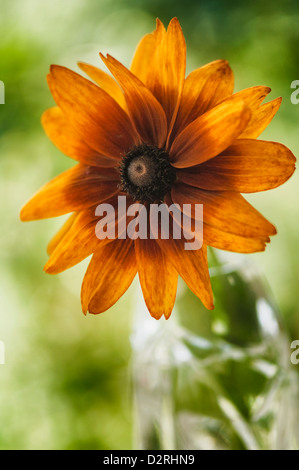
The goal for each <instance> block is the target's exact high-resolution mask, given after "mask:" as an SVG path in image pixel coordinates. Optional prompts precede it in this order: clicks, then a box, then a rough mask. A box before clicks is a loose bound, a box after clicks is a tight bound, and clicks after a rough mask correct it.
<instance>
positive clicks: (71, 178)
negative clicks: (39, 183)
mask: <svg viewBox="0 0 299 470" xmlns="http://www.w3.org/2000/svg"><path fill="white" fill-rule="evenodd" d="M118 182H119V177H118V174H117V172H116V171H115V170H113V169H107V168H105V169H100V168H96V167H91V166H86V165H83V164H81V163H79V164H78V165H76V166H75V167H73V168H70V169H69V170H66V171H65V172H63V173H61V174H60V175H58V176H56V178H54V179H53V180H51V181H50V182H49V183H47V184H46V185H44V186H43V187H42V188H41V189H40V190H39V191H38V192H37V194H36V195H35V196H33V198H32V199H30V201H29V202H28V203H27V204H26V205H25V206H24V207H23V209H22V210H21V214H20V217H21V220H23V221H25V220H26V221H27V220H36V219H46V218H49V217H57V216H59V215H63V214H66V213H68V212H75V211H80V210H83V209H86V208H87V207H90V206H92V205H94V204H99V203H100V202H102V201H103V200H105V199H107V198H108V197H111V196H113V195H114V194H116V193H117V192H118Z"/></svg>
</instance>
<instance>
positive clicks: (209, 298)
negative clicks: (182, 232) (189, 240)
mask: <svg viewBox="0 0 299 470" xmlns="http://www.w3.org/2000/svg"><path fill="white" fill-rule="evenodd" d="M157 242H158V244H159V246H160V247H161V249H162V250H163V252H164V254H165V256H166V257H167V258H168V259H169V260H170V261H171V262H172V264H173V265H174V267H175V269H176V270H177V272H178V273H179V275H180V276H181V277H182V278H183V279H184V281H185V282H186V284H187V285H188V287H189V288H190V289H191V290H192V292H193V293H194V294H195V295H196V296H197V297H199V298H200V299H201V301H202V303H203V304H204V306H205V307H206V308H208V309H209V310H212V309H213V308H214V305H213V293H212V288H211V282H210V276H209V270H208V261H207V247H206V246H205V245H203V246H202V248H201V249H200V250H193V251H192V250H185V248H184V239H179V240H174V239H173V238H170V239H169V240H162V239H157Z"/></svg>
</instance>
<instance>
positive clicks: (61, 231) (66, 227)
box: [47, 212, 79, 255]
mask: <svg viewBox="0 0 299 470" xmlns="http://www.w3.org/2000/svg"><path fill="white" fill-rule="evenodd" d="M78 214H79V212H74V213H73V214H72V215H70V216H69V217H68V218H67V220H66V221H65V223H64V224H63V225H62V227H61V228H60V229H59V230H58V232H57V233H55V235H54V236H53V237H52V238H51V240H50V241H49V243H48V246H47V253H48V254H49V255H51V254H52V253H53V251H54V250H55V248H56V247H57V246H58V244H59V243H60V242H61V240H62V239H63V238H64V236H65V235H66V234H67V232H68V231H69V230H70V228H71V226H72V225H73V223H74V222H75V220H76V218H77V217H78Z"/></svg>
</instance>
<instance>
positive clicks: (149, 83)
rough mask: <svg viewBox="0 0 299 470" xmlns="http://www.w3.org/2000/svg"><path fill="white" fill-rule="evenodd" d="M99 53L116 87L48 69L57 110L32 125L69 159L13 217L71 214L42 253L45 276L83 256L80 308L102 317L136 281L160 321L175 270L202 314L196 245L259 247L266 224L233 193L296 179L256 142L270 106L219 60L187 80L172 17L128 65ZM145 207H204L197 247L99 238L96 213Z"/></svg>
mask: <svg viewBox="0 0 299 470" xmlns="http://www.w3.org/2000/svg"><path fill="white" fill-rule="evenodd" d="M101 58H102V60H103V62H104V63H105V65H106V66H107V67H108V69H109V70H110V72H111V73H112V75H113V76H114V78H115V80H114V79H113V78H112V77H111V76H109V75H107V74H106V73H104V72H103V71H101V70H100V69H98V68H96V67H94V66H91V65H88V64H85V63H79V66H80V68H81V69H82V70H83V71H84V72H85V73H86V74H87V75H88V76H89V77H90V78H91V79H92V80H93V81H94V82H95V83H96V84H94V83H92V82H91V81H89V80H87V79H85V78H83V77H81V76H80V75H78V74H77V73H75V72H73V71H71V70H69V69H67V68H65V67H61V66H55V65H54V66H52V67H51V70H50V74H49V75H48V83H49V87H50V90H51V92H52V95H53V97H54V99H55V101H56V103H57V105H58V106H57V107H54V108H51V109H49V110H47V111H46V112H45V113H44V115H43V117H42V123H43V126H44V128H45V131H46V133H47V134H48V136H49V137H50V139H51V140H52V141H53V142H54V144H55V145H56V146H57V147H58V148H59V149H60V150H61V151H62V152H63V153H65V154H66V155H68V156H69V157H71V158H73V159H75V160H78V161H79V163H78V164H77V165H76V166H75V167H73V168H71V169H69V170H67V171H65V172H64V173H62V174H61V175H59V176H57V177H56V178H54V179H53V180H52V181H51V182H49V183H48V184H46V185H45V186H44V187H43V188H42V189H41V190H40V191H39V192H38V193H37V194H36V195H35V196H34V197H33V198H32V199H31V200H30V201H29V202H28V203H27V204H26V205H25V207H24V208H23V209H22V211H21V219H22V220H34V219H42V218H47V217H56V216H59V215H63V214H66V213H69V212H72V213H73V214H72V215H71V216H70V218H69V219H68V220H67V222H66V223H65V224H64V226H63V227H62V229H61V230H60V231H59V232H58V233H57V234H56V235H55V237H54V238H53V239H52V240H51V242H50V244H49V246H48V252H49V254H50V258H49V260H48V262H47V264H46V266H45V268H44V269H45V271H46V272H48V273H52V274H55V273H59V272H61V271H64V270H65V269H67V268H70V267H71V266H74V265H75V264H77V263H79V262H80V261H81V260H83V259H84V258H86V257H87V256H89V255H91V254H93V256H92V259H91V261H90V264H89V266H88V269H87V272H86V275H85V278H84V281H83V284H82V293H81V297H82V309H83V312H84V313H86V312H87V311H89V312H90V313H100V312H103V311H105V310H106V309H108V308H109V307H110V306H111V305H113V304H114V303H115V302H116V301H117V300H118V299H119V298H120V297H121V296H122V295H123V294H124V292H125V291H126V290H127V289H128V287H129V286H130V284H131V282H132V280H133V278H134V277H135V275H136V273H137V272H138V274H139V280H140V283H141V287H142V291H143V294H144V298H145V302H146V304H147V307H148V309H149V311H150V313H151V315H152V316H153V317H154V318H157V319H158V318H160V317H161V316H162V315H164V316H165V317H166V318H168V317H169V316H170V314H171V311H172V309H173V305H174V302H175V296H176V289H177V279H178V274H179V275H180V276H181V277H182V278H183V279H184V280H185V282H186V283H187V284H188V286H189V288H190V289H191V290H192V291H193V292H194V294H196V295H197V296H198V297H199V298H200V299H201V300H202V302H203V304H204V305H205V306H206V307H207V308H208V309H212V308H213V295H212V290H211V285H210V278H209V272H208V264H207V250H206V246H207V245H211V246H213V247H216V248H220V249H224V250H229V251H235V252H242V253H251V252H256V251H262V250H264V249H265V245H266V243H267V242H269V241H270V238H269V236H270V235H274V234H275V233H276V230H275V227H274V226H273V225H272V224H271V223H270V222H268V221H267V220H266V219H265V218H264V217H263V216H262V215H261V214H260V213H259V212H257V211H256V210H255V209H254V208H253V207H252V206H251V205H250V204H249V203H248V202H247V201H246V200H245V199H244V198H243V196H241V194H240V193H252V192H257V191H265V190H267V189H272V188H275V187H277V186H279V185H281V184H282V183H284V182H285V181H286V180H287V179H288V178H289V177H290V176H291V175H292V173H293V172H294V169H295V157H294V156H293V154H292V152H291V151H290V150H289V149H288V148H286V147H285V146H284V145H282V144H279V143H276V142H265V141H263V140H256V139H257V137H258V136H259V135H260V134H261V132H262V131H263V130H264V129H265V128H266V127H267V125H268V124H269V123H270V121H271V120H272V118H273V116H274V115H275V113H276V111H277V110H278V108H279V105H280V102H281V99H280V98H277V99H275V100H273V101H270V102H269V103H266V104H262V101H263V100H264V98H265V97H266V95H267V94H268V93H269V92H270V88H268V87H265V86H256V87H252V88H248V89H246V90H243V91H241V92H238V93H235V94H232V93H233V74H232V71H231V69H230V67H229V65H228V63H227V62H226V61H224V60H217V61H214V62H211V63H210V64H208V65H205V66H204V67H200V68H198V69H196V70H194V71H193V72H192V73H190V75H188V77H187V78H186V79H185V62H186V47H185V40H184V36H183V33H182V30H181V27H180V25H179V22H178V20H177V19H176V18H174V19H172V20H171V22H170V24H169V26H168V29H167V31H166V30H165V28H164V26H163V24H162V23H161V22H160V21H159V20H157V27H156V30H155V31H154V32H153V33H152V34H147V35H146V36H145V37H144V38H143V39H142V40H141V42H140V44H139V46H138V48H137V51H136V53H135V55H134V58H133V62H132V65H131V69H130V70H128V69H127V68H126V67H124V66H123V65H122V64H121V63H120V62H118V61H117V60H116V59H114V58H113V57H111V56H110V55H108V56H107V57H104V56H103V55H101ZM119 194H122V195H125V196H126V198H127V200H128V202H130V203H131V202H132V201H136V200H137V201H139V202H142V203H143V204H145V205H146V207H147V206H148V204H149V203H152V202H154V201H158V202H161V201H164V202H166V203H168V204H171V203H172V202H174V203H177V204H179V205H180V206H182V204H185V203H189V204H195V203H199V204H203V214H204V215H203V241H204V244H203V246H202V248H201V249H198V250H194V251H188V250H185V249H184V240H183V239H180V240H178V239H174V238H173V237H170V239H168V240H161V239H136V240H132V239H130V238H127V239H122V238H118V239H115V240H108V239H104V240H99V239H98V238H97V237H96V235H95V225H96V223H97V222H98V220H99V217H97V216H96V215H95V208H96V207H97V206H98V204H100V203H102V202H104V201H105V202H109V203H111V204H113V205H114V206H115V207H116V206H117V196H118V195H119Z"/></svg>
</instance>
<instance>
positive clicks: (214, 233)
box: [203, 223, 270, 253]
mask: <svg viewBox="0 0 299 470" xmlns="http://www.w3.org/2000/svg"><path fill="white" fill-rule="evenodd" d="M203 239H204V241H205V243H206V244H207V245H209V246H213V247H214V248H218V249H219V250H226V251H232V252H235V253H257V252H259V251H264V250H265V248H266V243H268V242H269V241H270V239H269V238H268V237H263V238H246V237H241V236H239V235H236V234H234V233H228V232H224V231H223V230H219V229H218V228H217V227H213V226H211V225H209V224H206V223H204V224H203Z"/></svg>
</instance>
